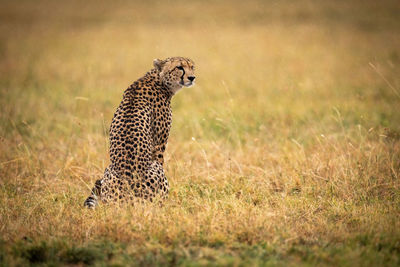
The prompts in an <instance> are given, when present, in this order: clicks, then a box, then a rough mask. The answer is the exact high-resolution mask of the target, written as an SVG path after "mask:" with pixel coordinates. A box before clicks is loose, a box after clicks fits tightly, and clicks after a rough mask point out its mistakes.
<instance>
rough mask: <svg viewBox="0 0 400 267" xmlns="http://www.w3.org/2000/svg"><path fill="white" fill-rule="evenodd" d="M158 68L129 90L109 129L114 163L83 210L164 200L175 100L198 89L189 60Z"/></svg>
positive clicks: (169, 60) (164, 63)
mask: <svg viewBox="0 0 400 267" xmlns="http://www.w3.org/2000/svg"><path fill="white" fill-rule="evenodd" d="M153 65H154V68H153V69H151V70H150V71H149V72H147V73H146V74H145V75H144V76H143V77H141V78H139V79H138V80H137V81H135V82H134V83H133V84H132V85H130V86H129V87H128V89H126V90H125V92H124V94H123V97H122V101H121V103H120V105H119V107H118V108H117V111H116V112H115V114H114V118H113V120H112V122H111V127H110V151H109V152H110V161H111V164H110V165H109V166H108V167H107V168H106V169H105V171H104V176H103V178H102V179H100V180H97V181H96V182H95V185H94V187H93V189H92V191H91V194H90V196H89V197H88V198H87V199H86V201H85V202H84V206H86V207H88V208H95V207H96V205H97V204H98V202H99V201H101V202H104V203H107V202H126V201H129V200H134V199H145V200H149V201H152V200H153V199H155V198H156V197H160V198H161V199H165V198H166V197H167V195H168V190H169V185H168V180H167V178H166V177H165V174H164V168H163V165H164V152H165V148H166V145H167V141H168V136H169V132H170V128H171V122H172V111H171V98H172V96H174V95H175V94H176V92H177V91H178V90H180V89H181V88H182V87H190V86H192V85H194V79H195V76H194V62H193V61H192V60H191V59H189V58H184V57H170V58H167V59H164V60H160V59H155V60H154V61H153Z"/></svg>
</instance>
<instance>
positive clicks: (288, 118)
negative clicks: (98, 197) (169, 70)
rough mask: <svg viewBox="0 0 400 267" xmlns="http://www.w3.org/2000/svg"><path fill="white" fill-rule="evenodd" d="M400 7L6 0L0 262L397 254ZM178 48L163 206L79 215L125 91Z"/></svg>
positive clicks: (0, 104) (338, 258)
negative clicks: (185, 64) (180, 85)
mask: <svg viewBox="0 0 400 267" xmlns="http://www.w3.org/2000/svg"><path fill="white" fill-rule="evenodd" d="M399 12H400V5H399V4H398V2H397V1H384V2H377V1H350V2H349V1H347V2H344V1H343V2H342V1H339V2H337V1H335V2H334V3H329V2H319V1H306V0H304V1H299V2H291V1H274V2H267V1H249V2H245V1H232V2H228V1H215V2H213V1H191V2H189V1H174V2H166V1H164V2H159V1H150V2H143V3H135V2H125V1H113V2H106V1H101V2H96V1H85V2H79V1H65V2H60V1H57V2H54V1H44V0H41V1H34V2H30V1H19V2H18V3H16V2H14V1H8V2H4V3H2V8H1V10H0V19H1V24H0V111H1V114H0V138H1V141H0V151H1V153H0V184H1V188H0V236H1V240H0V250H2V252H1V253H0V261H1V262H2V264H4V265H8V264H11V265H19V264H20V265H23V264H28V263H42V264H56V265H57V264H63V263H72V264H76V263H78V264H79V263H84V264H98V265H109V264H121V265H132V264H134V265H166V264H168V265H179V264H181V265H207V264H212V265H215V264H217V265H234V266H236V265H268V264H269V265H313V264H320V265H361V266H365V265H377V264H379V265H396V264H399V263H400V257H399V254H400V241H399V240H400V230H399V229H400V222H399V215H400V191H399V189H400V180H399V174H400V142H399V138H400V112H399V110H400V109H399V106H400V79H399V77H400V76H399V73H400V30H399V27H400V21H399V19H398V14H399ZM175 55H180V56H187V57H190V58H192V59H193V60H194V61H195V62H196V63H197V66H196V67H197V85H196V86H195V87H194V88H189V89H185V90H182V91H181V92H180V93H179V94H177V95H176V96H175V97H174V100H173V111H174V119H173V127H172V132H171V136H170V141H169V145H168V148H167V152H166V173H167V177H168V179H169V181H170V185H171V192H170V198H169V200H168V201H167V202H166V203H165V204H164V206H162V207H159V206H157V205H152V204H140V205H139V204H138V205H137V206H135V207H116V206H113V205H111V206H104V205H103V206H100V207H99V208H98V209H97V210H95V211H91V210H86V209H84V208H83V206H82V204H83V201H84V199H85V198H86V197H87V195H88V193H89V191H90V188H91V186H92V185H93V183H94V181H95V180H96V179H98V178H99V177H101V175H102V173H103V171H104V168H105V167H106V166H107V165H108V127H109V124H110V121H111V118H112V115H113V113H114V111H115V109H116V107H117V105H118V104H119V101H120V99H121V96H122V92H123V90H124V89H125V88H126V87H127V86H128V85H129V84H130V83H131V82H133V81H134V80H136V79H137V78H138V77H140V76H141V75H142V74H144V73H145V72H146V71H147V70H149V68H151V62H152V60H153V58H157V57H158V58H164V57H168V56H175ZM107 253H108V254H107ZM105 254H106V255H108V256H104V255H105Z"/></svg>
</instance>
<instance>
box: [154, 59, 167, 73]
mask: <svg viewBox="0 0 400 267" xmlns="http://www.w3.org/2000/svg"><path fill="white" fill-rule="evenodd" d="M164 63H165V62H164V61H163V60H160V59H157V58H156V59H154V60H153V65H154V67H155V68H156V69H157V70H159V71H161V69H162V67H163V66H164Z"/></svg>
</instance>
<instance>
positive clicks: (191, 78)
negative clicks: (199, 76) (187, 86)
mask: <svg viewBox="0 0 400 267" xmlns="http://www.w3.org/2000/svg"><path fill="white" fill-rule="evenodd" d="M194 78H196V77H194V76H189V77H188V79H189V81H191V82H193V80H194Z"/></svg>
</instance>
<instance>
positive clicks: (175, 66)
mask: <svg viewBox="0 0 400 267" xmlns="http://www.w3.org/2000/svg"><path fill="white" fill-rule="evenodd" d="M153 64H154V67H155V68H156V69H157V70H158V73H159V75H160V79H161V82H162V84H163V85H164V86H166V87H167V88H168V89H170V90H171V92H172V93H173V94H175V93H176V92H177V91H178V90H179V89H181V88H182V87H183V86H185V87H190V86H192V85H194V79H195V78H196V77H195V76H194V63H193V61H192V60H191V59H189V58H184V57H170V58H167V59H164V60H160V59H155V60H154V62H153Z"/></svg>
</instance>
